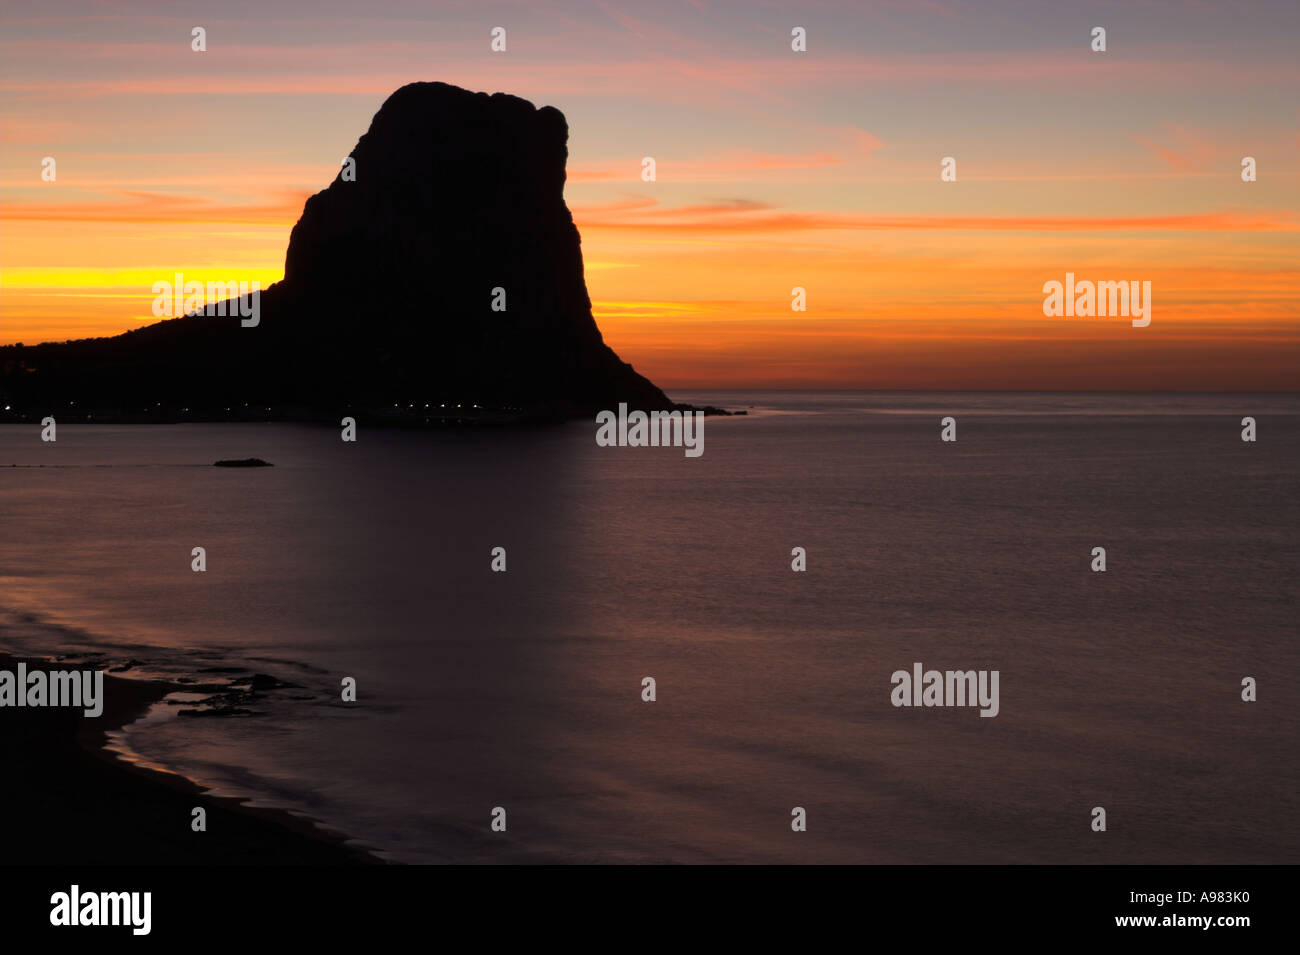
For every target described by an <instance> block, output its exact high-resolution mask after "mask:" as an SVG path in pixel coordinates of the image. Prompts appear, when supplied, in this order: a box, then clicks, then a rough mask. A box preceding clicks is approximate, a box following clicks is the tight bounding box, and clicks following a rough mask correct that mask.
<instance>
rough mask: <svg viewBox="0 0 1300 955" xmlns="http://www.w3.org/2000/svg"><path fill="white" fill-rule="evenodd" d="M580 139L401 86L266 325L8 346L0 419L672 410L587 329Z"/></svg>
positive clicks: (474, 96)
mask: <svg viewBox="0 0 1300 955" xmlns="http://www.w3.org/2000/svg"><path fill="white" fill-rule="evenodd" d="M567 140H568V125H567V124H566V122H565V119H564V116H563V114H561V113H560V111H559V110H557V109H554V108H553V107H550V106H545V107H542V108H541V109H537V108H535V107H534V106H533V105H532V104H531V103H529V102H528V101H526V100H523V99H520V98H518V97H515V96H509V95H506V94H504V93H494V94H492V95H488V94H486V93H472V92H469V91H467V90H463V89H459V88H458V87H454V86H449V85H447V84H445V83H412V84H410V85H408V86H404V87H402V88H401V89H399V90H397V91H396V92H395V93H393V94H392V95H391V96H390V97H389V98H388V99H387V101H385V103H384V104H383V106H382V107H381V108H380V110H379V112H378V113H377V114H375V117H374V119H373V120H372V122H371V124H370V129H369V131H368V132H366V133H365V134H364V135H363V136H362V137H361V139H360V141H359V142H358V143H357V145H356V147H355V148H354V149H353V150H352V153H351V156H352V158H353V160H354V161H355V168H356V178H355V181H345V180H344V178H343V171H342V170H340V173H339V175H337V176H336V177H335V179H334V181H333V182H332V183H331V184H330V185H329V187H328V188H327V189H325V190H324V191H322V192H319V193H317V194H316V195H314V196H312V197H311V198H310V199H308V200H307V203H306V205H305V207H304V208H303V212H302V216H301V217H300V218H299V220H298V223H297V225H295V226H294V228H293V232H292V235H291V236H290V239H289V248H288V251H287V253H286V257H285V275H284V279H283V280H282V281H280V282H277V283H275V284H273V285H272V286H271V287H270V288H269V289H266V290H264V291H263V292H261V293H260V297H259V300H258V311H259V324H258V325H257V327H253V328H245V327H241V325H240V316H239V315H238V314H235V315H233V316H231V315H229V313H230V312H232V311H237V310H235V309H232V308H223V309H221V311H224V312H226V313H227V315H225V316H222V315H219V314H218V311H219V309H218V308H217V307H216V306H215V305H213V304H209V305H208V307H207V309H206V310H205V312H204V313H202V314H199V315H193V316H186V317H183V318H174V319H170V320H166V321H161V322H158V323H156V324H153V325H149V326H146V327H144V328H140V329H137V330H135V331H131V332H127V333H125V334H122V335H117V336H115V337H112V338H97V339H84V340H81V341H76V342H66V343H61V344H55V343H51V344H43V345H35V346H27V347H21V346H8V347H5V348H0V398H3V401H0V406H3V405H10V406H11V409H10V411H9V412H8V414H7V415H6V416H7V417H10V418H11V419H12V418H13V417H15V416H17V417H20V418H25V419H27V418H39V417H41V416H43V415H45V414H53V415H55V416H56V417H59V415H60V412H62V413H63V414H64V415H66V416H68V417H70V418H72V419H73V420H84V419H85V418H86V417H90V419H91V420H105V419H113V420H212V419H217V420H240V419H266V418H279V419H284V418H289V419H311V418H321V419H331V418H332V419H333V420H335V421H337V420H338V418H339V417H340V416H341V415H345V414H357V413H358V412H360V413H363V414H365V415H367V416H368V417H369V418H370V419H371V420H387V419H391V420H395V421H424V420H502V421H509V420H519V419H535V418H562V417H571V416H577V415H588V414H594V413H595V412H596V411H599V410H602V409H614V408H616V407H617V406H618V403H619V402H620V401H625V402H627V403H628V405H629V407H632V408H638V409H643V410H656V409H669V408H672V407H674V405H673V404H672V402H670V401H669V400H668V398H667V397H666V396H665V395H664V393H663V392H662V391H660V390H659V389H658V388H657V387H655V386H654V385H653V384H652V383H651V382H650V381H648V380H647V379H645V378H644V377H642V376H641V375H639V374H637V373H636V372H635V371H634V370H633V369H632V366H631V365H628V364H627V363H625V362H623V361H622V360H620V359H619V357H618V356H617V355H616V354H615V353H614V351H613V350H612V349H610V348H609V346H607V345H606V344H605V343H604V340H603V339H602V337H601V334H600V330H599V329H598V328H597V327H596V322H595V319H594V318H593V317H592V313H591V300H590V298H589V296H588V294H587V287H586V283H585V281H584V279H583V268H582V251H581V248H580V238H579V235H578V230H577V228H576V227H575V226H574V223H573V217H572V216H571V215H570V213H569V210H568V208H567V206H566V205H565V203H564V181H565V161H566V159H567V156H568V148H567V145H566V143H567ZM159 278H166V279H167V280H168V281H170V280H171V276H170V275H168V276H160V277H159ZM220 278H222V279H223V280H227V281H229V280H238V279H239V278H240V277H239V276H237V275H224V276H220ZM495 288H501V289H504V291H505V304H506V310H505V311H494V310H493V309H492V302H493V289H495ZM223 304H224V303H223ZM230 304H232V305H233V302H232V303H230Z"/></svg>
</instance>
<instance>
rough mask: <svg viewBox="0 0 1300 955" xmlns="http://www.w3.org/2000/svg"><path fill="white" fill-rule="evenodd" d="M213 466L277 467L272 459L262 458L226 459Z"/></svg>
mask: <svg viewBox="0 0 1300 955" xmlns="http://www.w3.org/2000/svg"><path fill="white" fill-rule="evenodd" d="M213 467H218V468H273V467H275V465H274V464H272V463H271V462H270V461H263V460H262V459H261V458H239V459H237V460H236V459H230V460H226V461H217V462H216V463H215V464H214V465H213Z"/></svg>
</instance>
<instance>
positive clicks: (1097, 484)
mask: <svg viewBox="0 0 1300 955" xmlns="http://www.w3.org/2000/svg"><path fill="white" fill-rule="evenodd" d="M672 397H673V398H674V399H675V400H678V401H687V402H693V403H698V404H710V405H716V406H721V407H724V408H728V409H731V410H736V411H740V410H743V411H746V412H747V413H746V414H745V415H743V416H742V415H736V416H732V417H709V418H708V419H707V420H706V422H705V427H704V453H703V454H702V455H701V456H699V457H691V456H688V455H686V454H685V453H684V451H683V449H682V448H679V447H600V446H598V445H597V443H596V441H595V433H596V423H595V422H594V420H593V421H590V422H586V421H577V422H571V423H567V424H559V425H553V426H547V427H539V428H536V429H532V430H524V429H491V428H461V429H458V428H455V427H442V428H433V429H429V430H393V429H382V428H369V427H367V425H366V423H365V422H364V421H363V422H362V423H361V426H360V428H359V430H358V435H357V440H356V441H355V442H354V443H348V442H344V441H342V440H341V437H340V433H341V429H339V428H332V427H326V426H318V425H310V426H309V425H294V424H232V425H226V424H179V425H157V426H154V425H121V426H119V425H108V424H104V425H97V424H93V423H84V422H81V423H78V421H77V415H76V414H75V409H68V412H67V413H66V414H65V415H62V416H58V415H56V417H59V424H58V432H57V441H55V442H52V443H51V442H43V441H42V440H41V429H40V427H39V426H37V425H35V424H31V425H6V426H2V427H0V648H2V649H5V650H9V651H12V652H18V653H29V654H33V655H38V656H45V657H51V658H58V659H61V660H65V661H74V662H80V663H83V664H87V665H94V666H96V667H102V668H104V669H108V670H109V671H110V672H114V673H116V674H118V675H121V676H126V677H158V678H165V679H167V680H171V681H174V682H176V683H177V684H178V685H180V686H182V687H183V690H182V691H180V692H178V693H176V694H174V695H173V696H172V697H170V698H169V699H167V700H164V701H162V702H161V703H158V704H157V705H155V706H154V707H153V708H152V710H150V712H149V713H148V714H147V715H145V716H143V717H142V718H141V719H139V720H138V721H137V722H135V723H133V724H131V725H130V726H128V727H126V728H125V729H124V730H122V731H121V732H116V733H114V734H112V737H111V741H110V746H111V748H112V749H113V750H114V751H115V752H117V753H118V754H119V755H120V756H121V757H122V758H123V759H127V760H130V761H133V762H136V763H139V764H142V765H145V766H150V767H154V768H157V769H161V770H165V771H167V772H172V773H178V774H181V775H184V776H186V777H189V778H191V779H193V780H194V781H196V782H198V783H200V784H201V785H203V786H206V787H209V788H210V789H211V790H212V791H213V792H214V793H215V794H218V795H228V796H235V797H239V798H242V799H245V800H247V801H248V802H250V803H252V804H254V805H258V806H271V807H278V808H281V809H284V810H287V811H289V812H292V813H295V814H298V815H301V816H304V817H308V818H310V819H313V820H315V821H316V822H318V823H319V824H320V825H321V826H323V827H325V828H327V829H330V830H334V831H337V832H341V833H343V834H345V835H346V836H347V837H349V838H351V839H353V840H355V841H356V842H357V843H358V844H360V845H364V846H367V847H369V848H371V849H372V850H373V851H375V852H376V853H377V854H379V855H380V856H382V857H383V858H385V859H388V860H391V861H394V862H405V863H453V862H454V863H465V862H470V863H516V862H575V863H586V862H591V863H597V862H598V863H624V862H626V863H796V864H798V863H953V864H967V863H992V864H1004V863H1084V864H1087V863H1157V864H1160V863H1294V862H1295V861H1297V859H1300V811H1298V810H1300V796H1298V795H1297V793H1300V759H1297V757H1298V756H1300V706H1298V705H1297V703H1298V702H1300V700H1298V696H1297V680H1298V679H1300V640H1298V639H1297V637H1298V636H1300V634H1298V633H1297V619H1300V616H1298V615H1297V600H1296V579H1297V569H1298V567H1300V536H1298V534H1297V529H1298V527H1300V395H1295V394H1258V395H1252V394H1230V395H1229V394H1117V393H1105V394H1077V393H1076V394H1046V393H958V392H945V393H920V392H894V393H888V392H780V391H754V392H745V391H707V392H706V391H700V392H691V393H686V392H676V393H673V395H672ZM949 417H951V418H952V419H953V426H952V428H950V429H949V430H950V436H954V435H955V439H956V440H951V441H945V440H942V435H943V431H944V422H943V419H945V418H949ZM1245 417H1250V418H1252V419H1254V422H1255V440H1254V441H1243V440H1242V432H1243V428H1244V427H1246V426H1245V425H1243V420H1242V419H1243V418H1245ZM247 457H260V458H263V459H265V460H266V461H268V462H270V463H272V464H273V465H274V466H273V467H269V468H256V469H232V468H217V467H213V466H212V465H213V462H215V461H216V460H218V459H226V458H247ZM196 547H202V548H203V549H204V554H205V562H206V569H205V570H204V571H202V572H196V571H195V570H194V569H193V563H194V559H195V558H194V556H193V553H194V548H196ZM497 548H502V549H504V557H502V556H501V552H500V551H496V549H497ZM1097 548H1102V549H1104V561H1105V563H1104V568H1105V569H1104V570H1101V569H1099V564H1098V551H1097ZM494 553H496V554H497V557H494V556H493V555H494ZM502 560H504V564H505V570H504V571H501V570H494V569H493V564H494V561H495V562H496V564H497V566H498V567H499V566H500V565H501V562H502ZM799 564H802V565H803V566H804V568H805V569H800V570H796V569H794V568H795V567H796V566H797V565H799ZM918 664H919V665H920V666H921V667H923V668H924V669H925V670H930V669H935V670H938V671H949V670H953V671H970V670H974V671H986V672H992V671H997V672H998V674H999V683H998V686H999V704H998V712H997V715H996V716H993V717H987V716H981V715H980V709H979V708H978V707H972V706H897V705H895V701H896V698H895V696H894V690H895V681H894V675H895V674H896V673H897V672H898V671H908V672H909V673H910V672H911V671H912V670H913V667H914V666H915V665H918ZM250 678H251V679H250ZM647 680H649V681H653V682H652V683H648V682H647ZM1244 681H1246V682H1244ZM349 683H350V684H352V685H354V686H355V702H352V701H350V700H345V699H344V687H345V685H348V684H349ZM1246 683H1249V684H1250V685H1252V686H1253V687H1254V689H1253V690H1252V691H1251V692H1245V689H1244V687H1245V686H1246ZM223 687H224V688H227V689H228V690H230V692H226V693H225V694H224V695H223V692H222V688H223ZM214 688H215V689H214ZM1243 694H1244V695H1246V696H1251V697H1253V699H1249V700H1248V699H1243ZM650 696H653V699H649V698H648V697H650ZM232 701H234V702H232ZM88 798H93V793H92V794H88ZM1099 808H1100V809H1103V810H1104V819H1105V828H1104V830H1101V829H1099V828H1098V824H1097V820H1098V819H1099V818H1100V817H1099V816H1098V814H1097V813H1096V810H1097V809H1099ZM494 820H496V822H497V825H496V826H495V827H494V825H493V822H494Z"/></svg>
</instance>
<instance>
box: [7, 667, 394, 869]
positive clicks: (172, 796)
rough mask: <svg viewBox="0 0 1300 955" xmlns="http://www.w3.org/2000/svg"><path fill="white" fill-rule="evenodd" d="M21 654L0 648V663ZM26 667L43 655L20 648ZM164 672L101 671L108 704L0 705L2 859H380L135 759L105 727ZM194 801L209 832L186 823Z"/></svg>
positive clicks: (143, 700) (161, 686) (147, 696)
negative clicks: (88, 712)
mask: <svg viewBox="0 0 1300 955" xmlns="http://www.w3.org/2000/svg"><path fill="white" fill-rule="evenodd" d="M18 662H19V658H15V657H11V656H7V655H4V654H0V669H8V670H14V669H15V668H16V666H17V664H18ZM23 662H26V663H27V666H28V668H29V669H33V668H36V669H46V668H49V667H50V665H51V664H50V663H49V662H48V661H43V660H36V659H30V658H23ZM174 689H180V688H179V687H172V686H169V685H167V684H165V683H159V682H148V681H141V680H124V679H121V678H119V677H113V676H110V675H107V674H106V675H105V677H104V712H103V714H102V715H101V716H99V717H97V718H93V719H92V718H87V717H85V716H83V715H82V711H81V710H80V709H68V708H53V707H42V708H28V707H23V708H15V707H4V708H3V709H0V761H2V762H0V765H3V766H4V773H3V777H0V778H3V782H0V818H4V819H5V821H6V823H7V827H6V828H7V832H6V834H5V839H4V843H5V848H4V854H3V861H4V864H6V865H122V864H131V865H358V864H375V863H378V862H379V860H378V859H377V858H375V857H374V856H372V855H370V854H369V853H367V852H366V851H364V850H363V849H361V848H357V847H354V846H352V845H349V844H346V843H345V842H344V841H343V839H342V838H341V837H339V836H337V835H335V834H333V833H331V832H329V831H327V830H324V829H321V828H319V827H317V826H316V825H314V824H313V823H311V822H310V821H308V820H305V819H302V818H300V817H297V816H293V815H290V814H289V813H285V812H281V811H279V810H269V809H256V808H251V807H248V806H246V805H243V804H241V803H239V802H238V801H236V800H233V799H225V798H216V797H211V796H208V795H206V794H205V792H204V791H203V790H202V789H200V788H199V787H198V786H196V785H194V784H193V783H192V782H190V781H189V780H187V779H184V778H182V777H180V776H176V775H173V774H170V773H160V772H156V771H153V770H150V769H145V768H142V767H139V766H135V765H132V764H130V763H128V762H126V761H125V760H122V759H120V758H118V757H117V756H115V755H114V754H112V753H109V752H108V751H106V750H105V749H104V743H105V739H106V734H107V733H108V732H110V731H112V730H116V729H119V728H121V727H122V726H125V725H126V724H128V723H130V722H131V721H132V720H134V719H136V718H137V717H139V716H141V715H143V713H144V712H145V711H146V710H148V708H149V707H150V706H151V705H152V704H153V703H155V702H157V701H158V700H161V699H162V698H163V697H164V696H165V695H166V694H167V693H168V692H170V691H172V690H174ZM196 806H201V807H203V808H204V809H205V810H207V831H206V832H194V831H192V830H191V818H192V817H191V813H192V810H193V809H194V808H195V807H196Z"/></svg>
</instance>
